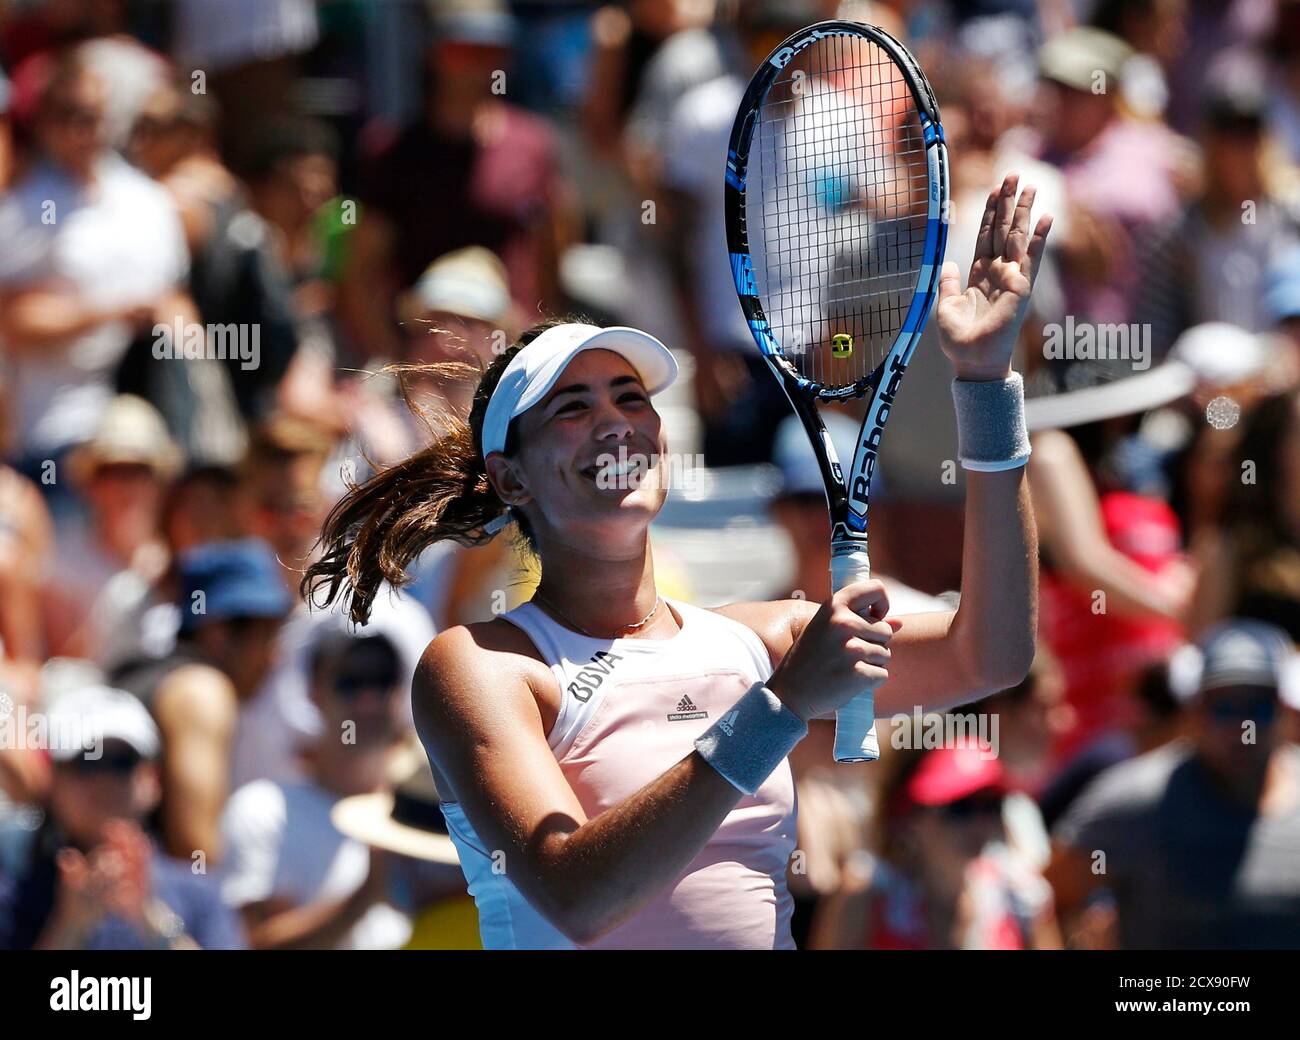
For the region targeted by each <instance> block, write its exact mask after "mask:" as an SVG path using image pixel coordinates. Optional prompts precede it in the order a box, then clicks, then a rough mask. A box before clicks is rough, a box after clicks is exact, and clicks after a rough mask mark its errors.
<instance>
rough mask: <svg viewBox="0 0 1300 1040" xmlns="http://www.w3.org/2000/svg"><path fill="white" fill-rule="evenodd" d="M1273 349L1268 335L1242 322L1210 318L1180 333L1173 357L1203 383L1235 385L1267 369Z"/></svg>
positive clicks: (1217, 385) (1212, 385)
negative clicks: (1252, 330)
mask: <svg viewBox="0 0 1300 1040" xmlns="http://www.w3.org/2000/svg"><path fill="white" fill-rule="evenodd" d="M1273 349H1274V348H1273V346H1272V344H1271V343H1269V341H1268V340H1267V339H1266V338H1265V337H1263V336H1260V335H1258V334H1257V333H1254V332H1247V331H1246V330H1245V329H1243V328H1241V327H1240V326H1239V325H1230V324H1229V323H1228V322H1226V321H1207V322H1205V323H1204V324H1202V325H1196V326H1193V327H1192V328H1190V329H1188V330H1187V331H1186V332H1184V333H1183V334H1182V335H1181V336H1179V337H1178V340H1177V341H1176V342H1175V343H1174V345H1173V347H1172V348H1171V350H1170V357H1171V358H1173V359H1176V360H1178V361H1181V362H1182V363H1183V364H1185V365H1187V366H1188V367H1189V368H1191V369H1192V371H1193V372H1195V373H1196V379H1197V382H1199V383H1200V384H1201V385H1202V386H1209V387H1219V386H1232V385H1234V384H1236V383H1244V382H1245V381H1246V380H1248V379H1252V378H1254V377H1255V376H1257V375H1258V374H1259V373H1260V372H1262V371H1264V369H1265V368H1267V367H1268V364H1269V361H1270V360H1271V359H1272V356H1273Z"/></svg>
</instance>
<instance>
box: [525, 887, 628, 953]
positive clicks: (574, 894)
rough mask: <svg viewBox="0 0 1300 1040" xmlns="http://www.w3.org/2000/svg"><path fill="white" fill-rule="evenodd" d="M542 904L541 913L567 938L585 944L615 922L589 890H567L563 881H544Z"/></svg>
mask: <svg viewBox="0 0 1300 1040" xmlns="http://www.w3.org/2000/svg"><path fill="white" fill-rule="evenodd" d="M546 888H547V890H548V891H547V892H546V896H545V898H544V899H543V900H542V904H541V905H540V906H539V907H538V909H539V910H540V911H541V913H542V916H543V917H545V918H546V919H547V921H549V922H550V923H551V925H552V926H553V927H554V928H555V929H556V930H557V931H559V932H560V934H561V935H563V936H564V937H565V938H566V939H568V940H569V941H570V942H572V943H575V944H576V945H578V946H588V945H590V944H591V943H593V942H595V941H596V940H597V939H599V938H600V937H601V936H602V935H604V934H605V933H606V932H608V931H610V930H611V929H612V928H613V927H614V926H615V925H617V924H618V918H617V917H616V916H615V915H614V914H613V913H611V912H609V911H607V910H606V909H605V908H604V907H603V906H602V905H601V902H600V900H598V899H597V898H595V897H594V896H593V895H592V894H591V893H583V892H582V891H581V890H576V891H573V890H569V888H568V886H564V885H548V886H546Z"/></svg>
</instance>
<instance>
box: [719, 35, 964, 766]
mask: <svg viewBox="0 0 1300 1040" xmlns="http://www.w3.org/2000/svg"><path fill="white" fill-rule="evenodd" d="M725 191H726V214H727V245H728V249H729V250H730V252H731V269H732V274H733V276H734V278H735V282H736V292H737V293H738V294H739V296H740V305H741V307H742V308H743V309H744V312H745V317H746V319H748V321H749V327H750V330H751V331H752V333H753V335H754V339H755V340H756V341H757V343H758V346H759V349H760V350H761V351H762V352H763V356H764V357H765V358H766V359H767V362H768V365H769V367H770V368H771V370H772V372H773V374H775V376H776V377H777V379H779V380H780V382H781V385H782V386H783V387H784V388H785V392H786V394H787V395H788V396H789V398H790V403H791V404H792V405H793V406H794V410H795V412H796V413H797V414H798V416H799V418H800V419H801V420H802V421H803V424H804V427H805V428H806V429H807V431H808V436H809V437H810V438H811V440H812V444H813V449H814V450H815V451H816V453H817V459H818V463H819V465H820V467H821V472H822V477H823V479H824V481H825V483H826V497H827V501H828V505H829V508H830V515H831V583H832V585H833V587H834V588H835V589H841V588H843V587H844V586H845V585H848V584H850V583H852V582H855V581H862V580H864V579H866V578H867V577H869V576H870V566H869V564H868V562H867V493H868V490H869V489H870V485H871V476H872V473H873V471H874V469H875V466H876V453H877V452H878V451H879V449H880V435H881V431H882V429H883V428H884V425H885V422H886V420H887V419H888V418H889V412H890V409H891V408H892V407H893V405H894V399H895V396H896V395H897V393H898V387H899V382H900V380H901V379H902V376H903V373H904V372H905V371H906V369H907V363H908V361H909V360H910V358H911V356H912V350H913V348H915V346H916V343H917V340H918V339H919V338H920V336H921V331H922V329H924V327H925V322H926V318H927V316H928V315H929V313H930V308H931V306H932V304H933V303H934V299H935V296H936V295H937V293H938V286H939V270H940V268H941V267H942V266H943V252H944V246H945V244H946V240H947V235H948V212H947V210H948V206H947V200H948V160H947V149H946V148H945V146H944V142H943V128H942V126H941V125H940V123H939V108H938V105H937V104H936V103H935V100H934V93H933V91H932V90H931V88H930V84H929V83H928V82H926V79H925V76H924V75H923V74H922V73H921V69H920V67H919V66H918V65H917V63H916V59H915V58H913V57H912V55H911V54H910V53H908V51H907V49H906V48H905V47H903V45H902V44H901V43H899V42H898V41H897V40H895V39H894V38H893V37H892V36H890V35H889V34H888V33H886V32H884V31H883V30H881V29H878V28H875V27H874V26H869V25H859V24H858V23H856V22H846V21H828V22H819V23H818V24H816V25H812V26H809V27H808V28H807V29H803V30H801V31H799V32H797V33H795V34H794V35H792V36H791V37H789V39H787V40H785V42H783V43H782V44H781V45H780V46H779V47H777V48H776V50H774V51H773V52H772V53H771V54H770V55H769V56H768V58H767V60H766V61H764V62H763V64H762V65H761V66H760V67H759V69H758V71H757V72H756V73H755V74H754V78H753V79H752V80H751V81H750V84H749V89H748V90H746V92H745V97H744V100H743V101H742V102H741V105H740V111H739V112H738V113H737V115H736V123H735V126H734V127H733V128H732V131H731V143H730V150H729V152H728V155H727V178H726V189H725ZM867 394H870V395H871V396H870V403H869V405H868V407H867V415H866V420H865V421H864V423H863V426H862V434H861V436H860V438H859V443H858V447H857V450H856V451H855V453H854V456H853V465H852V467H851V468H850V470H849V473H848V479H847V480H846V479H845V476H844V473H843V471H842V469H841V467H840V463H839V460H838V458H837V457H836V455H835V449H834V447H833V446H832V444H831V441H830V438H829V437H828V436H827V434H826V429H825V427H824V426H823V424H822V421H821V418H820V417H819V415H818V413H817V407H816V405H817V402H818V401H843V400H847V399H851V398H856V397H861V396H863V395H867ZM879 756H880V749H879V746H878V743H877V740H876V730H875V712H874V705H873V697H872V694H871V692H870V691H868V692H866V693H864V694H862V695H861V696H859V697H857V698H855V699H854V700H853V701H851V702H850V703H849V704H847V705H845V706H844V707H843V708H841V709H840V711H839V712H838V714H837V717H836V730H835V759H836V761H839V762H861V761H868V760H871V759H875V758H878V757H879Z"/></svg>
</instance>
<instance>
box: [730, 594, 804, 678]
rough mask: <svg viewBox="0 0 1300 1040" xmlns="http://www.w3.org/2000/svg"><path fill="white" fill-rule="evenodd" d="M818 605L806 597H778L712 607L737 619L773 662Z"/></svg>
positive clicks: (786, 647) (782, 653)
mask: <svg viewBox="0 0 1300 1040" xmlns="http://www.w3.org/2000/svg"><path fill="white" fill-rule="evenodd" d="M820 606H821V604H820V603H816V602H814V601H812V600H806V599H777V600H768V601H766V602H757V603H728V604H727V605H726V606H724V607H714V608H713V611H714V613H716V614H721V615H722V616H723V617H727V618H731V620H732V621H739V622H740V623H741V624H742V625H744V626H745V627H746V628H749V629H752V630H753V632H754V634H755V635H757V636H758V638H759V639H761V640H762V641H763V645H764V646H765V647H767V652H768V654H769V655H770V656H771V658H772V663H773V664H774V665H775V664H776V663H777V662H779V661H780V660H781V658H783V657H784V656H785V655H786V652H787V651H788V650H789V649H790V647H791V646H792V645H794V641H795V639H797V638H798V636H799V633H801V632H802V631H803V627H804V625H806V624H807V623H808V619H809V618H811V617H812V616H813V615H814V614H816V613H817V609H818V608H819V607H820Z"/></svg>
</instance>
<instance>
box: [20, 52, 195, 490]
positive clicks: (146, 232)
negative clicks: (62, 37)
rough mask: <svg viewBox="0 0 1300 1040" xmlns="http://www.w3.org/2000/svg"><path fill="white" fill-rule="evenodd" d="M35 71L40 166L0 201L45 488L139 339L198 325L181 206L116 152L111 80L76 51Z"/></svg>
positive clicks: (23, 433)
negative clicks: (109, 115)
mask: <svg viewBox="0 0 1300 1040" xmlns="http://www.w3.org/2000/svg"><path fill="white" fill-rule="evenodd" d="M30 60H31V61H32V62H34V63H36V66H35V67H34V68H33V69H32V70H31V71H30V72H28V73H26V74H25V75H26V78H28V79H30V80H31V81H33V82H34V84H35V86H34V87H33V93H34V95H35V97H36V99H37V100H36V102H35V105H34V108H33V111H32V115H31V119H32V127H33V134H34V138H35V142H36V156H35V161H34V162H33V163H32V164H31V165H30V167H29V168H28V169H27V170H26V172H25V173H24V174H23V175H22V176H21V177H19V178H18V180H17V181H16V182H15V183H14V185H13V186H12V188H11V189H10V190H9V191H8V192H7V193H6V194H4V195H3V196H0V240H3V241H4V242H5V243H6V246H5V249H4V250H3V251H0V342H2V343H3V347H4V350H5V353H6V355H7V359H8V362H9V368H10V372H11V374H12V379H13V384H12V389H11V392H10V400H11V402H12V404H13V407H14V410H15V415H14V419H15V433H16V437H17V452H18V457H19V460H20V463H21V466H20V468H23V469H24V470H25V471H26V472H28V473H29V474H30V475H33V476H37V477H39V474H40V469H41V466H42V465H43V463H44V462H45V461H46V460H50V459H53V460H56V461H58V460H60V459H61V457H62V455H63V454H64V453H65V452H66V451H67V450H68V449H70V448H71V447H73V446H74V445H76V444H79V443H81V442H83V441H85V440H88V439H89V438H90V437H91V436H92V435H93V434H94V431H95V429H96V427H97V426H98V424H99V422H100V420H101V418H102V417H103V414H104V412H105V411H106V409H107V408H108V405H109V403H110V402H111V400H112V397H113V385H114V384H113V380H114V375H115V369H116V367H117V366H118V364H119V363H120V362H121V361H122V359H123V357H124V356H125V355H126V354H127V352H128V349H129V348H130V346H131V344H132V342H133V340H135V339H136V338H137V337H148V336H149V330H150V329H151V327H152V326H153V325H154V324H156V323H161V324H163V325H165V326H167V327H171V326H172V324H173V323H174V322H175V321H176V320H177V319H178V318H180V319H182V320H183V321H187V322H188V321H193V320H195V317H196V315H195V311H194V305H193V302H192V301H191V300H190V299H189V297H188V295H187V294H186V293H185V291H184V288H183V286H182V284H181V282H182V279H183V277H184V275H185V270H186V265H187V264H188V262H189V257H188V255H187V252H186V249H185V239H184V234H183V232H182V229H181V225H180V221H179V220H178V219H177V216H176V210H175V207H174V206H173V205H172V202H171V200H170V199H169V198H168V197H167V194H166V193H165V192H164V191H163V190H162V189H161V188H159V187H158V186H157V185H156V184H154V183H153V182H152V181H150V180H149V179H148V178H147V177H145V176H144V175H143V174H141V173H140V172H139V171H137V170H135V169H133V168H132V167H130V166H128V165H127V164H126V163H125V162H124V161H123V160H122V159H121V157H120V156H118V155H117V154H116V153H115V152H112V151H110V150H108V149H107V148H106V147H105V143H104V137H103V133H104V129H103V128H104V118H105V106H106V103H107V99H106V88H105V86H104V84H103V82H102V80H101V79H100V78H99V77H98V76H97V75H95V73H94V72H92V71H91V69H90V67H89V65H88V64H87V62H86V60H85V59H84V57H83V56H82V55H81V54H80V53H79V52H78V51H77V50H72V51H68V52H64V53H60V54H57V55H54V56H48V57H47V56H45V55H38V56H36V57H34V58H32V59H30ZM22 71H23V70H21V69H20V70H19V72H20V73H21V72H22ZM16 75H17V73H16ZM150 338H151V337H150ZM41 488H42V491H43V492H44V493H46V494H47V495H53V494H55V493H57V492H61V491H63V484H62V482H58V481H56V482H54V483H53V484H48V485H46V484H43V485H41Z"/></svg>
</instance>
